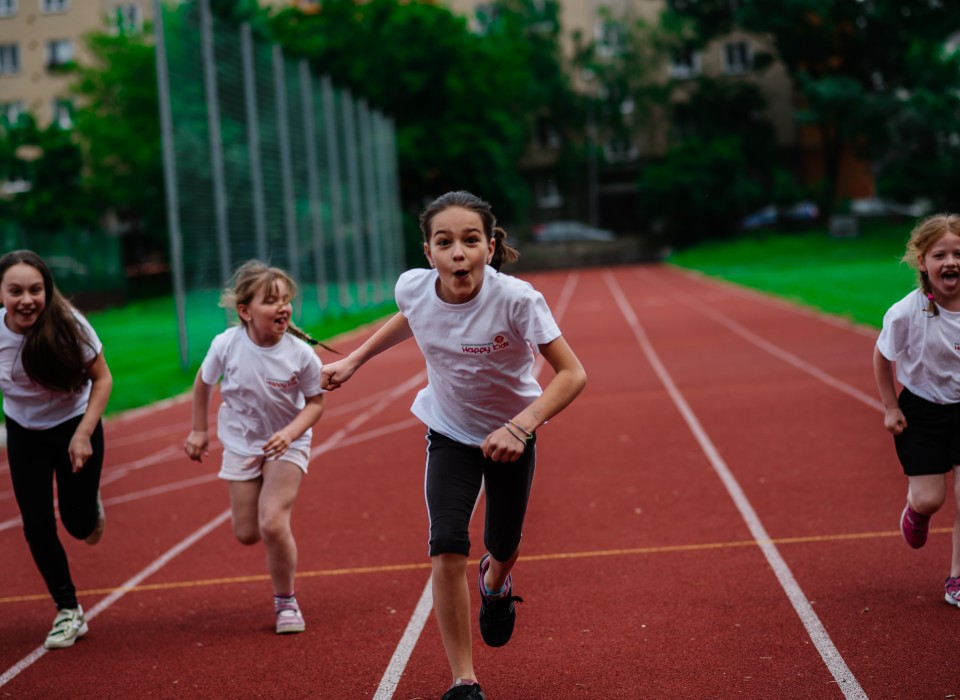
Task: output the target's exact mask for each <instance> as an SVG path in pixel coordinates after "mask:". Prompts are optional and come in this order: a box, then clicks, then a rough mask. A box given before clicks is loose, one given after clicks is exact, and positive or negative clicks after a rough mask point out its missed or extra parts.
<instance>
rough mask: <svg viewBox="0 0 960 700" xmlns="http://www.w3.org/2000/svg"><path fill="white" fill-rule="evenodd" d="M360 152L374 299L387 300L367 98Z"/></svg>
mask: <svg viewBox="0 0 960 700" xmlns="http://www.w3.org/2000/svg"><path fill="white" fill-rule="evenodd" d="M359 107H360V110H359V111H360V156H361V163H362V164H363V201H364V202H365V203H366V207H364V209H365V211H366V213H367V216H366V229H367V240H368V241H369V243H370V245H369V248H370V274H369V278H370V280H371V282H372V283H373V303H374V304H378V305H379V304H381V303H383V264H382V260H383V251H382V250H381V246H382V244H383V238H382V233H381V231H380V221H379V219H380V200H379V199H378V198H377V189H376V186H375V180H374V164H375V162H376V161H375V160H374V158H373V134H372V130H373V126H372V123H371V116H370V108H369V106H368V105H367V101H366V100H360V104H359Z"/></svg>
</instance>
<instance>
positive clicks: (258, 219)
mask: <svg viewBox="0 0 960 700" xmlns="http://www.w3.org/2000/svg"><path fill="white" fill-rule="evenodd" d="M240 52H241V55H242V56H241V57H242V59H243V97H244V106H245V107H246V114H247V150H249V151H250V189H251V190H252V192H251V194H252V195H253V227H254V228H253V230H254V237H255V240H256V251H257V258H258V259H259V260H262V261H266V260H267V215H266V206H265V204H264V198H263V166H262V164H261V161H260V117H259V116H258V115H257V83H256V68H255V65H254V60H253V33H252V31H251V29H250V23H249V22H244V23H243V25H242V26H241V27H240Z"/></svg>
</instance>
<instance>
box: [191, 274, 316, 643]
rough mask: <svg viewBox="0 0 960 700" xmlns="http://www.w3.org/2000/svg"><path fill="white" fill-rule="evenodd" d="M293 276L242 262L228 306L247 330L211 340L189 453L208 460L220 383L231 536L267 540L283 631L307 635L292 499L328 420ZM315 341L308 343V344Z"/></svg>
mask: <svg viewBox="0 0 960 700" xmlns="http://www.w3.org/2000/svg"><path fill="white" fill-rule="evenodd" d="M296 293H297V287H296V284H295V283H294V281H293V280H292V279H291V278H290V276H289V275H288V274H287V273H286V272H284V271H283V270H280V269H278V268H275V267H270V266H267V265H265V264H263V263H261V262H259V261H256V260H253V261H250V262H247V263H245V264H244V265H242V266H241V267H240V268H239V269H238V270H237V272H236V274H235V275H234V279H233V283H232V285H231V286H230V287H229V288H228V289H227V290H226V291H225V292H224V293H223V296H222V298H221V305H222V306H223V307H225V308H227V309H231V310H234V311H236V313H237V316H238V317H239V325H237V326H234V327H232V328H230V329H228V330H226V331H224V332H223V333H221V334H219V335H218V336H217V337H216V338H214V339H213V342H212V343H211V345H210V349H209V350H208V352H207V355H206V357H205V358H204V360H203V364H202V365H201V366H200V371H199V372H198V373H197V378H196V380H195V381H194V384H193V430H192V431H191V432H190V435H189V436H188V437H187V440H186V443H185V445H184V450H185V451H186V453H187V455H188V456H189V457H190V459H194V460H196V461H198V462H199V461H201V460H202V458H203V456H204V455H206V454H207V450H208V446H209V442H210V438H209V434H208V431H207V412H208V409H209V406H210V394H211V391H212V389H213V387H214V386H215V385H216V384H217V382H218V381H220V380H221V378H222V382H221V385H220V398H221V399H222V404H221V405H220V412H219V414H218V418H217V437H219V438H220V442H221V444H222V445H223V459H222V462H221V467H220V478H221V479H224V480H226V481H227V482H228V484H229V492H230V509H231V513H232V517H233V532H234V535H236V538H237V539H238V540H239V541H240V542H241V543H243V544H248V545H249V544H255V543H256V542H259V541H260V540H261V539H262V540H263V543H264V547H265V549H266V554H267V570H268V571H269V573H270V580H271V582H272V583H273V590H274V614H275V618H276V632H277V634H289V633H295V632H302V631H303V630H304V628H305V624H304V620H303V615H302V613H301V612H300V607H299V605H298V604H297V599H296V596H295V594H294V575H295V573H296V568H297V545H296V542H295V541H294V538H293V532H292V531H291V529H290V516H291V511H292V509H293V502H294V500H295V499H296V496H297V491H298V490H299V488H300V482H301V480H302V479H303V475H304V474H306V473H307V465H308V463H309V462H310V439H311V428H312V426H313V424H314V423H316V422H317V421H318V420H319V419H320V416H321V415H322V414H323V394H322V393H321V389H320V367H321V364H320V358H319V357H317V354H316V352H314V350H313V349H312V348H311V347H310V345H316V344H318V343H317V341H316V340H314V339H313V338H311V337H310V336H308V335H307V334H306V333H304V332H303V331H301V330H300V329H298V328H297V327H296V326H294V325H293V322H292V321H291V318H290V317H291V314H292V307H291V303H290V302H291V299H292V298H293V297H294V296H296ZM308 343H309V344H310V345H308Z"/></svg>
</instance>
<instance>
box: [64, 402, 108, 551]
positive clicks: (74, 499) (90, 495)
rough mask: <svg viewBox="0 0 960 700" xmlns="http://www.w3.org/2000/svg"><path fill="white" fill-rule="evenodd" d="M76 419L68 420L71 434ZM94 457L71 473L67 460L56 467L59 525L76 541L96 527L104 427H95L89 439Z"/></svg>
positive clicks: (100, 425) (99, 425)
mask: <svg viewBox="0 0 960 700" xmlns="http://www.w3.org/2000/svg"><path fill="white" fill-rule="evenodd" d="M79 422H80V419H79V418H76V419H74V420H71V421H70V422H69V423H68V425H70V434H71V435H72V434H73V431H74V430H76V425H77V423H79ZM90 443H91V444H92V446H93V455H91V457H90V459H88V460H87V463H86V464H84V465H83V469H81V470H80V471H79V472H74V471H73V469H72V467H71V465H70V462H69V459H68V460H65V461H58V462H57V464H56V465H55V470H56V477H57V500H58V502H59V506H60V522H62V523H63V526H64V528H66V530H67V532H69V533H70V534H71V535H72V536H73V537H75V538H77V539H78V540H82V539H85V538H86V537H88V536H89V535H90V534H91V533H92V532H93V531H94V529H96V527H97V522H98V520H99V515H100V512H99V511H100V509H99V506H98V503H97V496H98V494H99V493H100V474H101V472H102V470H103V425H102V424H99V423H98V424H97V427H96V429H95V430H94V431H93V435H91V436H90Z"/></svg>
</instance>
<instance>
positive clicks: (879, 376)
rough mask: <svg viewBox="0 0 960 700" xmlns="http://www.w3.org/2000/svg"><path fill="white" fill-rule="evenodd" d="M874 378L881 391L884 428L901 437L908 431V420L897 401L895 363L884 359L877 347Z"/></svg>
mask: <svg viewBox="0 0 960 700" xmlns="http://www.w3.org/2000/svg"><path fill="white" fill-rule="evenodd" d="M873 376H874V378H875V379H876V381H877V389H879V391H880V401H881V402H882V403H883V427H884V428H886V429H887V430H889V431H890V432H891V433H893V434H894V435H899V434H900V433H902V432H903V431H904V429H906V427H907V419H906V417H905V416H904V415H903V411H901V410H900V404H899V402H898V401H897V387H896V384H895V383H894V373H893V362H891V361H890V360H888V359H887V358H886V357H884V356H883V353H881V352H880V349H879V348H877V347H876V346H874V348H873Z"/></svg>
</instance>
